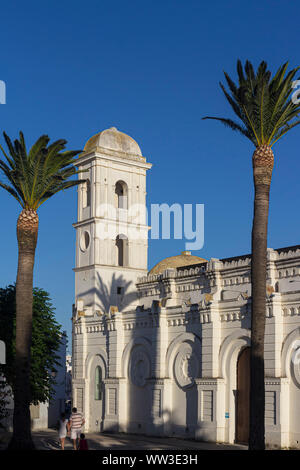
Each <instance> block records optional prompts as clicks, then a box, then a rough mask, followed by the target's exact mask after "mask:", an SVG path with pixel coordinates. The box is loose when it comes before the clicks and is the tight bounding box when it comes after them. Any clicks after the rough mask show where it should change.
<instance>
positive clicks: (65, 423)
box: [58, 413, 69, 450]
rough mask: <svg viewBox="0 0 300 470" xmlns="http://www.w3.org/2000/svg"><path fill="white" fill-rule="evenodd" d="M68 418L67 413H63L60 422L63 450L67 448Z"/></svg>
mask: <svg viewBox="0 0 300 470" xmlns="http://www.w3.org/2000/svg"><path fill="white" fill-rule="evenodd" d="M68 421H69V420H68V419H67V418H66V414H65V413H61V415H60V420H59V423H58V437H59V440H60V446H61V450H65V439H66V435H67V427H68Z"/></svg>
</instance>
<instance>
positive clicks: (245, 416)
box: [236, 348, 250, 444]
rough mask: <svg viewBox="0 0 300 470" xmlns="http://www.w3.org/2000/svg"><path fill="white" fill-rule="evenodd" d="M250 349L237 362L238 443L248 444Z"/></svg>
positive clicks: (245, 350) (243, 351)
mask: <svg viewBox="0 0 300 470" xmlns="http://www.w3.org/2000/svg"><path fill="white" fill-rule="evenodd" d="M249 414H250V348H245V349H243V350H242V352H241V353H240V355H239V358H238V362H237V402H236V442H240V443H245V444H248V441H249V419H250V416H249Z"/></svg>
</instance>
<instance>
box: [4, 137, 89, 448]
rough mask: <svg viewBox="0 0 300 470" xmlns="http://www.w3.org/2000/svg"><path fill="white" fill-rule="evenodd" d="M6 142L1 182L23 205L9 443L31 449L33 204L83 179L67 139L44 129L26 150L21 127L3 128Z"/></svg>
mask: <svg viewBox="0 0 300 470" xmlns="http://www.w3.org/2000/svg"><path fill="white" fill-rule="evenodd" d="M4 138H5V141H6V144H7V147H8V152H7V153H6V152H5V151H4V149H3V147H2V146H0V149H1V151H2V153H3V155H4V157H5V159H6V162H5V161H4V160H0V170H1V173H2V174H3V175H4V177H5V182H3V181H2V182H0V187H2V188H3V189H5V190H6V191H8V192H9V193H10V194H11V195H12V196H13V197H14V198H15V199H16V200H17V201H18V203H19V204H20V205H21V207H22V211H21V213H20V215H19V218H18V222H17V239H18V250H19V256H18V273H17V281H16V355H15V386H14V416H13V436H12V439H11V441H10V443H9V449H33V448H34V445H33V441H32V437H31V422H30V408H29V407H30V402H31V396H30V347H31V329H32V301H33V297H32V288H33V267H34V257H35V249H36V244H37V236H38V225H39V218H38V214H37V209H38V208H39V207H40V206H41V205H42V204H43V203H44V202H46V201H47V200H48V199H49V198H50V197H52V196H54V194H56V193H58V192H59V191H61V190H64V189H67V188H71V187H72V186H76V185H78V184H80V183H81V182H82V180H70V179H69V178H70V177H72V176H73V175H76V174H78V171H77V170H76V168H75V167H74V165H73V161H74V157H75V156H76V155H77V154H78V153H79V152H80V151H79V150H69V151H64V149H65V146H66V143H67V142H66V141H65V140H62V139H61V140H57V141H56V142H53V143H52V144H51V145H48V144H49V141H50V139H49V137H48V136H47V135H42V136H41V137H40V138H39V139H38V140H37V141H36V142H35V144H34V145H33V146H32V147H31V149H30V150H29V152H27V149H26V145H25V140H24V136H23V133H22V132H20V137H19V140H18V139H17V140H15V141H14V143H12V142H11V140H10V138H9V137H8V136H7V135H6V134H5V133H4Z"/></svg>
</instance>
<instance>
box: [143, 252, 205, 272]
mask: <svg viewBox="0 0 300 470" xmlns="http://www.w3.org/2000/svg"><path fill="white" fill-rule="evenodd" d="M206 261H207V260H206V259H204V258H200V257H199V256H193V255H191V252H190V251H183V252H182V253H181V255H177V256H169V258H165V259H163V260H162V261H160V262H159V263H157V264H156V265H155V266H154V267H153V268H152V269H151V270H150V271H149V274H161V273H162V272H164V271H165V269H168V268H180V267H182V266H191V265H192V264H199V263H205V262H206Z"/></svg>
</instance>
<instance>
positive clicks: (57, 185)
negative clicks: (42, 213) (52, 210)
mask: <svg viewBox="0 0 300 470" xmlns="http://www.w3.org/2000/svg"><path fill="white" fill-rule="evenodd" d="M3 135H4V138H5V141H6V144H7V147H8V153H6V152H5V150H4V149H3V147H2V146H1V145H0V149H1V150H2V153H3V155H4V157H5V158H6V162H5V161H3V160H0V170H1V172H2V173H3V174H4V176H5V178H6V180H7V181H6V182H0V187H2V188H3V189H5V190H6V191H8V192H9V193H10V194H11V195H12V196H13V197H14V198H15V199H16V200H17V201H18V202H19V203H20V204H21V206H22V207H23V208H26V209H34V210H37V209H38V207H40V205H41V204H43V203H44V202H45V201H47V199H49V198H50V197H52V196H53V195H54V194H56V193H57V192H59V191H61V190H64V189H67V188H71V187H72V186H76V185H78V184H80V183H82V182H83V181H84V180H70V179H69V178H71V177H72V176H74V175H77V174H78V173H81V172H80V171H77V170H76V168H75V166H74V164H73V163H74V157H75V156H76V155H78V154H79V153H80V152H81V150H69V151H63V150H64V149H65V146H66V143H67V141H66V140H63V139H60V140H57V141H56V142H53V143H52V144H50V145H48V144H49V141H50V139H49V137H48V136H47V135H42V136H41V137H40V138H39V139H38V140H37V141H36V143H35V144H34V145H33V146H32V147H31V149H30V150H29V152H27V150H26V145H25V139H24V136H23V133H22V132H20V137H19V140H18V139H16V140H15V141H14V143H12V141H11V140H10V138H9V137H8V136H7V135H6V134H5V132H4V133H3Z"/></svg>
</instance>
